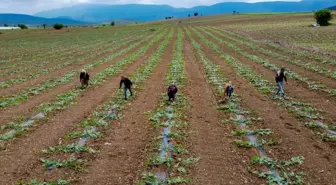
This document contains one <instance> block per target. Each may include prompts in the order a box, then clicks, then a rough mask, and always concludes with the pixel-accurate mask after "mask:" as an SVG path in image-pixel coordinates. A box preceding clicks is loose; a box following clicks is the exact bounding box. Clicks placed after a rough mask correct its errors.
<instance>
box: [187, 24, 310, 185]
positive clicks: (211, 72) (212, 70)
mask: <svg viewBox="0 0 336 185" xmlns="http://www.w3.org/2000/svg"><path fill="white" fill-rule="evenodd" d="M187 34H188V36H189V39H190V41H191V44H192V46H193V48H194V50H195V53H197V55H198V58H200V61H201V63H202V65H203V68H204V70H205V73H206V76H207V78H208V82H209V83H210V84H211V85H212V86H213V87H214V89H215V90H216V92H217V95H218V96H222V94H223V84H225V83H227V82H228V81H229V80H228V79H227V78H226V77H225V76H224V75H223V73H222V72H221V69H220V67H219V66H218V65H216V64H215V63H214V62H212V61H211V60H209V59H208V58H207V56H206V55H205V54H204V53H203V51H202V50H201V48H200V45H199V43H197V42H196V41H195V40H194V39H193V38H192V36H191V33H190V31H189V30H187ZM217 109H218V110H223V111H225V112H227V113H229V114H230V115H231V117H232V118H231V119H229V120H223V121H222V123H223V124H227V123H232V124H234V125H235V126H236V128H237V130H234V131H232V135H234V136H237V137H243V138H244V139H237V140H235V144H236V145H237V146H238V147H242V148H252V147H253V148H256V149H257V150H258V154H259V155H256V156H253V157H252V159H251V163H250V165H249V167H248V168H249V171H250V172H251V173H253V174H255V175H257V176H258V177H261V178H265V179H266V180H267V182H268V184H275V183H277V184H303V180H302V179H303V173H302V172H294V171H292V170H293V169H291V168H290V166H294V165H300V164H302V163H303V160H304V158H303V157H301V156H298V157H292V158H291V159H290V161H292V160H294V161H295V162H293V163H288V162H287V161H283V160H274V159H272V158H270V157H268V156H267V155H266V152H265V150H264V149H263V145H268V146H273V145H278V144H279V143H280V142H279V141H277V140H274V139H267V136H269V135H271V134H272V130H270V129H251V127H255V126H254V125H253V123H257V122H259V121H262V120H263V119H262V118H260V117H258V118H253V117H251V115H250V112H249V111H246V110H244V109H243V108H242V107H241V106H240V99H239V97H238V95H236V93H235V94H234V95H233V96H232V97H231V98H230V100H229V101H228V102H227V103H226V104H219V105H218V107H217ZM258 137H259V138H262V139H258ZM265 161H267V162H265ZM268 162H269V163H268ZM284 162H287V163H286V166H285V167H284V165H283V164H284ZM265 166H266V167H267V170H263V171H261V169H262V167H265ZM289 174H290V175H289Z"/></svg>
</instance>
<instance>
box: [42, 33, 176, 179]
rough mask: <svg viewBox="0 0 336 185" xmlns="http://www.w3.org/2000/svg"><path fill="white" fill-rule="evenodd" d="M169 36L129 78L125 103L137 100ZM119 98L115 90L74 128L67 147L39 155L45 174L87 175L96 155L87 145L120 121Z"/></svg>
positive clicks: (65, 138) (157, 62) (59, 147)
mask: <svg viewBox="0 0 336 185" xmlns="http://www.w3.org/2000/svg"><path fill="white" fill-rule="evenodd" d="M173 34H174V30H173V29H172V30H171V31H170V32H169V33H168V35H167V36H166V38H165V40H164V41H162V42H161V43H160V45H159V46H158V48H157V50H156V52H155V53H153V54H152V55H151V57H150V58H149V59H148V60H147V61H145V62H144V63H143V64H142V65H141V66H140V68H139V69H138V70H137V71H136V72H135V73H133V75H132V76H131V77H130V78H131V79H132V81H133V82H134V87H133V89H134V94H133V97H132V98H131V99H129V101H132V99H133V98H134V97H136V96H137V91H138V89H139V88H140V87H141V86H142V84H141V83H143V82H144V81H145V80H146V79H147V78H148V77H149V76H150V74H152V73H153V71H154V70H155V68H156V67H157V66H158V64H159V63H160V62H161V60H160V58H161V56H162V55H163V53H164V50H165V48H166V46H167V45H168V44H169V43H170V39H171V38H172V36H173ZM128 95H129V94H128ZM122 97H123V91H120V90H118V91H117V92H116V93H115V94H114V95H113V96H112V97H111V98H110V99H109V100H108V101H106V102H105V103H104V104H103V105H100V106H97V108H96V110H95V111H93V112H92V113H91V114H90V116H89V117H88V119H86V120H85V121H82V122H81V123H80V124H78V125H75V126H74V129H75V130H76V131H71V132H69V133H68V134H66V136H65V137H64V140H65V141H64V142H65V143H68V144H61V145H56V146H53V147H49V148H47V149H43V150H41V151H40V153H41V155H42V157H41V159H40V161H41V163H42V164H43V166H45V167H46V169H47V170H48V171H52V170H54V169H56V168H69V169H72V170H74V171H77V172H78V171H79V172H82V171H87V169H86V168H85V167H86V165H87V163H88V162H89V159H92V157H93V156H94V155H99V151H97V150H95V149H94V147H90V146H89V145H94V142H95V140H96V139H100V138H103V137H104V135H103V134H102V132H101V131H103V130H104V129H106V128H107V127H108V125H109V123H110V122H111V121H112V120H116V119H121V118H122V117H123V115H122V114H121V111H122V110H123V109H124V107H125V106H126V104H128V103H129V101H126V100H124V99H123V98H122ZM60 154H63V155H60ZM64 156H65V157H64ZM59 157H62V158H65V160H55V158H59ZM50 158H53V159H50ZM71 181H78V179H77V180H73V179H72V180H69V181H66V182H69V183H70V182H71Z"/></svg>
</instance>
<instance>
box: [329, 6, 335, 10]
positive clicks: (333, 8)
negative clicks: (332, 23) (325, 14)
mask: <svg viewBox="0 0 336 185" xmlns="http://www.w3.org/2000/svg"><path fill="white" fill-rule="evenodd" d="M328 9H329V10H336V6H332V7H329V8H328Z"/></svg>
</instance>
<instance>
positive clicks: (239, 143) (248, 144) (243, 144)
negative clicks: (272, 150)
mask: <svg viewBox="0 0 336 185" xmlns="http://www.w3.org/2000/svg"><path fill="white" fill-rule="evenodd" d="M234 143H235V144H236V145H237V146H238V147H242V148H252V147H255V145H254V144H253V143H252V142H250V141H242V140H235V141H234Z"/></svg>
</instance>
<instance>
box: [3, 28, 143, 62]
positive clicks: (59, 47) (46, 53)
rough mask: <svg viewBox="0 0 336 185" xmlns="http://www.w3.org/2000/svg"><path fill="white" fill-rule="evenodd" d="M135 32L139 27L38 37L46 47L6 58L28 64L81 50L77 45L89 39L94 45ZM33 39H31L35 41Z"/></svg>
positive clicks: (39, 47)
mask: <svg viewBox="0 0 336 185" xmlns="http://www.w3.org/2000/svg"><path fill="white" fill-rule="evenodd" d="M141 31H145V29H142V30H141ZM135 32H137V33H139V29H136V30H133V29H132V30H126V31H123V32H112V33H108V34H104V33H103V32H97V33H90V32H88V33H87V34H86V35H81V34H79V35H78V34H76V36H75V37H68V38H66V39H63V40H62V39H57V41H55V42H48V41H46V42H42V40H43V39H42V38H39V40H40V42H39V43H43V45H46V46H48V47H46V46H38V45H37V48H38V49H37V50H36V51H34V50H33V51H32V50H31V47H27V48H29V50H28V52H24V55H23V56H18V57H16V58H10V59H9V60H8V62H14V61H15V62H14V64H15V63H19V64H29V63H35V62H40V61H44V60H47V59H49V58H55V57H61V56H65V55H69V54H70V55H73V54H72V53H74V52H77V51H80V50H81V48H78V46H81V45H83V44H84V45H85V44H86V43H87V42H88V41H90V43H91V42H92V44H93V45H95V43H101V41H103V40H106V38H107V37H108V38H114V40H115V38H119V37H121V36H122V35H130V34H133V33H135ZM104 36H105V37H104ZM49 38H50V37H49ZM52 38H54V37H52ZM74 38H75V39H77V40H75V39H74ZM83 38H85V39H84V40H83ZM35 39H36V38H35ZM35 39H34V40H33V41H35ZM20 41H21V42H22V40H20ZM112 41H113V40H112ZM58 42H60V43H62V44H59V43H58ZM104 43H105V42H104ZM21 44H22V43H21ZM67 45H71V47H64V46H67ZM90 46H91V45H90ZM41 48H43V49H42V50H41ZM12 55H13V54H12ZM16 56H17V55H16ZM18 60H21V61H18ZM0 63H1V62H0ZM5 63H7V62H5ZM9 65H12V63H10V64H9Z"/></svg>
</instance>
